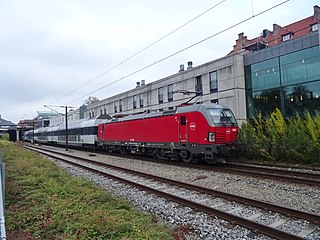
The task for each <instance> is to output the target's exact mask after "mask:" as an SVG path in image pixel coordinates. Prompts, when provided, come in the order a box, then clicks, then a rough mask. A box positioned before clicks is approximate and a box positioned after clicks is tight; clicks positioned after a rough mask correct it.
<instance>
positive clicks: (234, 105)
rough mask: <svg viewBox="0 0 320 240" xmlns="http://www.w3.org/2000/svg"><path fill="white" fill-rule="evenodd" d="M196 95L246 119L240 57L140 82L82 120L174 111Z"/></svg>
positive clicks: (100, 104) (99, 104) (90, 109)
mask: <svg viewBox="0 0 320 240" xmlns="http://www.w3.org/2000/svg"><path fill="white" fill-rule="evenodd" d="M177 91H178V92H177ZM179 91H188V92H191V94H190V95H186V94H183V93H179ZM195 92H201V95H202V96H201V98H199V99H198V101H197V102H213V103H219V104H222V105H226V106H228V107H230V108H231V109H232V111H233V112H234V114H235V116H236V118H237V120H238V121H239V123H241V122H242V121H243V120H245V119H246V103H245V80H244V68H243V56H242V55H241V54H233V55H231V56H226V57H223V58H219V59H217V60H214V61H211V62H208V63H205V64H202V65H200V66H196V67H193V66H192V62H188V66H187V69H184V65H180V70H179V72H178V73H176V74H174V75H171V76H168V77H165V78H163V79H159V80H157V81H154V82H151V83H148V84H145V80H142V81H141V82H137V87H136V88H134V89H132V90H129V91H126V92H123V93H121V94H118V95H115V96H112V97H109V98H106V99H103V100H100V101H97V102H94V103H92V104H90V105H89V106H87V110H86V113H85V117H94V116H98V115H101V114H109V115H111V116H114V115H122V114H124V115H125V114H132V113H138V112H144V111H162V110H168V109H174V108H176V107H177V106H179V105H180V104H182V103H185V102H186V101H188V100H189V99H190V98H191V97H192V96H194V95H195ZM195 100H196V99H195Z"/></svg>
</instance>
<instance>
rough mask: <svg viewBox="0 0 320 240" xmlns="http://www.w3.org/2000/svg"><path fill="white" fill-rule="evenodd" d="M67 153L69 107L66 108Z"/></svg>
mask: <svg viewBox="0 0 320 240" xmlns="http://www.w3.org/2000/svg"><path fill="white" fill-rule="evenodd" d="M65 108H66V116H65V118H66V151H68V107H67V106H66V107H65Z"/></svg>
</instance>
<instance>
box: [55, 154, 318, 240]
mask: <svg viewBox="0 0 320 240" xmlns="http://www.w3.org/2000/svg"><path fill="white" fill-rule="evenodd" d="M61 151H64V150H62V149H61ZM70 153H72V154H75V155H77V156H82V157H89V155H88V153H85V152H81V151H75V150H71V151H70ZM89 158H92V159H94V160H99V161H105V162H107V163H110V164H114V165H117V166H121V167H126V168H130V169H133V170H137V171H142V172H146V173H150V174H154V175H159V176H162V177H166V178H171V179H175V180H178V181H183V182H188V183H192V184H195V185H199V186H203V187H208V188H214V189H216V190H220V191H224V192H228V193H232V194H237V195H241V196H244V197H248V198H253V199H257V200H263V201H267V202H270V203H274V204H278V205H282V206H285V207H289V208H293V209H298V210H301V211H306V212H311V213H315V214H320V188H318V187H310V186H304V185H298V184H292V183H290V184H289V183H288V184H287V183H283V182H277V181H273V180H270V179H257V178H252V177H245V176H240V175H236V174H228V173H217V172H212V171H205V170H195V169H188V168H183V167H177V166H170V165H166V164H159V163H153V162H149V163H148V162H145V161H139V160H132V159H128V158H121V157H114V156H106V155H100V154H96V156H91V157H89ZM59 165H60V166H62V167H66V165H65V164H61V163H60V164H59ZM66 168H67V169H68V171H69V172H71V173H72V174H73V175H76V176H84V177H85V178H87V179H90V180H91V181H94V182H95V183H97V184H99V185H100V186H103V187H105V188H106V189H108V190H109V191H111V192H113V193H114V194H115V195H116V196H119V197H122V198H126V199H128V200H130V201H131V202H133V204H134V205H135V206H136V207H137V208H139V209H141V210H143V211H146V212H150V213H153V214H155V215H157V216H158V217H159V218H160V220H162V221H164V223H167V224H170V225H171V226H174V227H175V226H181V225H186V226H191V228H192V230H190V234H189V235H188V236H189V238H188V239H269V238H268V237H265V236H261V235H256V234H253V233H251V232H250V231H249V230H246V229H244V228H242V227H239V226H233V225H231V224H229V223H228V222H226V221H223V220H221V219H216V218H213V217H210V216H208V215H206V214H203V213H199V212H195V211H193V210H192V209H190V208H186V207H181V206H179V205H177V204H176V203H172V202H169V201H167V200H165V199H163V198H159V197H157V196H154V195H152V194H148V193H146V192H144V191H140V190H137V189H134V188H132V187H128V186H126V185H124V184H122V183H118V182H115V181H113V180H106V179H105V178H102V177H100V176H97V175H94V174H88V172H86V171H84V170H80V169H78V170H75V169H71V168H70V167H66ZM251 211H254V210H253V209H252V210H244V212H243V213H240V214H241V215H242V214H244V215H246V214H247V215H250V214H251V213H250V212H251ZM274 215H275V214H270V218H268V219H261V221H262V222H265V221H270V222H271V221H272V219H273V218H277V217H278V216H274ZM297 225H303V223H301V222H299V221H298V223H297ZM318 237H319V238H320V230H319V229H318V231H317V232H316V233H315V234H313V235H310V236H308V239H317V238H318Z"/></svg>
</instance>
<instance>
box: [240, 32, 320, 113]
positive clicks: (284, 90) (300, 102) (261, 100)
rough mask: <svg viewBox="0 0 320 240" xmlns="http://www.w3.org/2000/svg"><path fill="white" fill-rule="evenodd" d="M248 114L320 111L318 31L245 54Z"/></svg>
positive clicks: (319, 48)
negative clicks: (278, 111)
mask: <svg viewBox="0 0 320 240" xmlns="http://www.w3.org/2000/svg"><path fill="white" fill-rule="evenodd" d="M244 67H245V82H246V102H247V117H248V118H249V119H250V118H252V117H254V116H256V115H257V114H258V113H260V112H261V113H262V114H268V113H270V112H272V111H274V110H275V109H276V108H279V109H280V110H281V112H282V114H283V115H284V116H285V117H292V116H295V115H296V112H298V113H302V112H303V111H305V110H308V111H310V112H311V113H314V112H316V111H320V46H319V31H314V32H311V33H310V34H308V35H305V36H303V37H300V38H297V39H293V40H290V41H285V42H283V43H281V44H278V45H276V46H273V47H268V48H264V49H262V50H259V51H256V52H253V53H250V54H246V55H245V56H244Z"/></svg>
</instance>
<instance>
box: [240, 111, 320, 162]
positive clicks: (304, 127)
mask: <svg viewBox="0 0 320 240" xmlns="http://www.w3.org/2000/svg"><path fill="white" fill-rule="evenodd" d="M319 139H320V114H319V113H317V114H316V115H315V116H312V115H311V114H310V113H309V112H305V113H304V116H303V117H300V116H299V115H298V114H297V115H296V118H294V119H284V117H283V116H282V114H281V111H280V110H279V109H276V110H275V111H274V112H272V113H271V114H270V115H269V116H268V117H267V118H266V119H263V118H262V115H261V114H259V115H258V116H257V117H256V118H254V120H253V125H251V124H249V123H243V124H242V126H241V128H240V131H239V140H240V141H241V142H243V143H244V144H245V145H246V150H247V151H246V157H247V158H250V159H262V160H269V161H287V162H295V163H297V162H298V163H320V140H319Z"/></svg>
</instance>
